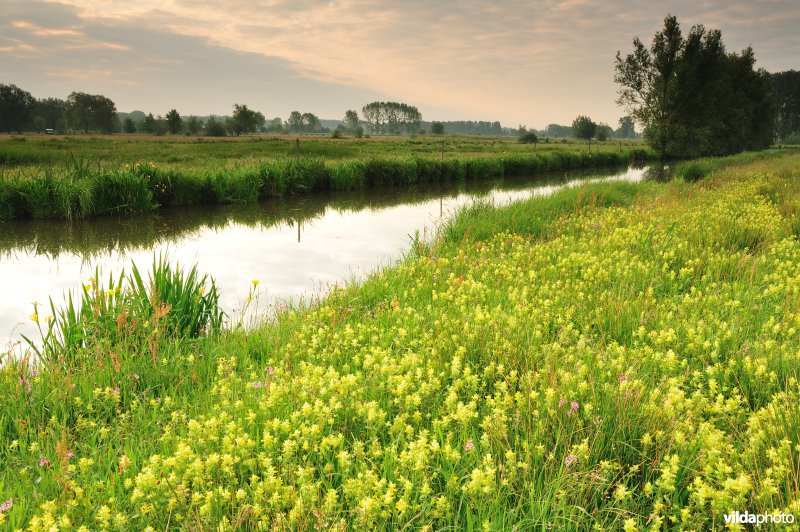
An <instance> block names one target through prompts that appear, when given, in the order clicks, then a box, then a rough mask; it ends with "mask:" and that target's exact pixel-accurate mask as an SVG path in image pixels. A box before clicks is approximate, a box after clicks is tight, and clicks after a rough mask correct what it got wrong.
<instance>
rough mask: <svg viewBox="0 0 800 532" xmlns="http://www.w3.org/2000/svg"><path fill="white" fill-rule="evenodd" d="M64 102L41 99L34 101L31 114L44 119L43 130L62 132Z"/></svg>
mask: <svg viewBox="0 0 800 532" xmlns="http://www.w3.org/2000/svg"><path fill="white" fill-rule="evenodd" d="M65 106H66V104H65V102H64V100H62V99H60V98H43V99H41V100H36V105H34V111H33V114H34V115H36V116H41V117H42V118H44V122H45V124H44V127H45V129H52V130H56V131H63V130H64V109H65Z"/></svg>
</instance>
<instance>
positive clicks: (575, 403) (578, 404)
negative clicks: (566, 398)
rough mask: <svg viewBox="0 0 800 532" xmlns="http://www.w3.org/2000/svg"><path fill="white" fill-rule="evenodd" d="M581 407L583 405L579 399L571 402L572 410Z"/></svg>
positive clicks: (575, 410)
mask: <svg viewBox="0 0 800 532" xmlns="http://www.w3.org/2000/svg"><path fill="white" fill-rule="evenodd" d="M580 407H581V405H580V403H578V402H577V401H572V402H571V403H570V404H569V409H570V410H571V411H572V412H577V410H578V409H579V408H580Z"/></svg>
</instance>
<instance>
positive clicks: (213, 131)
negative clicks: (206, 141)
mask: <svg viewBox="0 0 800 532" xmlns="http://www.w3.org/2000/svg"><path fill="white" fill-rule="evenodd" d="M226 134H227V133H226V131H225V124H223V123H222V122H220V121H219V120H217V118H216V117H215V116H210V117H208V122H206V135H208V136H209V137H224V136H225V135H226Z"/></svg>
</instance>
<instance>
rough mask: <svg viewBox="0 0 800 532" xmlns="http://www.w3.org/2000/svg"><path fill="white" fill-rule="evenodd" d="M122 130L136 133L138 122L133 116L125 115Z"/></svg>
mask: <svg viewBox="0 0 800 532" xmlns="http://www.w3.org/2000/svg"><path fill="white" fill-rule="evenodd" d="M122 131H123V132H124V133H136V122H134V121H133V118H131V117H129V116H126V117H125V119H124V120H123V121H122Z"/></svg>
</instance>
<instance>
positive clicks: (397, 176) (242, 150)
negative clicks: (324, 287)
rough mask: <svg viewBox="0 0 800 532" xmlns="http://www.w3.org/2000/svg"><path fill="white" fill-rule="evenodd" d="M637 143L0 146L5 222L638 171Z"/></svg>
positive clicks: (298, 141)
mask: <svg viewBox="0 0 800 532" xmlns="http://www.w3.org/2000/svg"><path fill="white" fill-rule="evenodd" d="M652 157H653V154H652V152H650V151H649V150H647V149H646V148H645V147H644V145H643V144H641V143H638V142H605V143H594V144H593V146H591V148H590V147H589V146H588V145H587V144H585V143H576V142H566V141H565V142H563V143H562V142H548V143H540V144H537V145H530V144H520V143H518V142H517V141H516V139H513V138H493V137H474V136H460V137H459V136H443V137H433V136H424V137H413V138H412V137H373V138H363V139H355V138H348V139H331V138H324V137H313V136H305V137H300V138H295V137H265V136H258V137H242V138H230V139H228V138H226V139H214V140H209V139H207V138H204V137H140V136H128V137H126V136H113V137H88V136H87V137H82V136H68V137H52V136H27V137H25V136H5V137H3V138H2V139H0V163H1V164H2V166H1V167H0V168H2V172H0V220H3V219H5V220H9V219H14V218H28V217H32V218H63V219H79V218H88V217H92V216H99V215H109V214H116V215H124V214H131V213H138V212H147V211H151V210H154V209H158V208H160V207H165V206H182V205H198V204H200V205H203V204H205V205H207V204H219V203H250V202H256V201H259V200H263V199H266V198H275V197H282V196H285V195H291V194H302V193H306V192H309V191H318V190H354V189H361V188H368V187H386V186H396V185H409V184H415V183H439V182H453V181H455V182H458V181H466V180H485V179H495V178H498V177H506V176H521V175H525V176H535V175H540V174H545V173H547V172H555V171H567V170H571V169H580V168H602V167H610V166H619V165H624V164H628V163H630V162H631V161H645V160H648V159H651V158H652Z"/></svg>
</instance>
